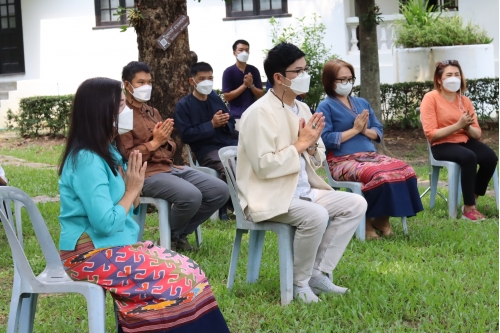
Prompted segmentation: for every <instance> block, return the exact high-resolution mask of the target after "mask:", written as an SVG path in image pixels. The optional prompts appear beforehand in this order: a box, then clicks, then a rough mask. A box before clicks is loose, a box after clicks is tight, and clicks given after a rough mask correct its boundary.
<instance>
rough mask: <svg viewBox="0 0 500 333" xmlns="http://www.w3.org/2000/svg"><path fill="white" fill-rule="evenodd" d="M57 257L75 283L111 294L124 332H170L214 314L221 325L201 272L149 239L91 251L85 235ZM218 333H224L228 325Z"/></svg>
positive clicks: (192, 262) (192, 264) (183, 257)
mask: <svg viewBox="0 0 500 333" xmlns="http://www.w3.org/2000/svg"><path fill="white" fill-rule="evenodd" d="M60 255H61V259H62V263H63V265H64V268H65V269H66V273H67V274H68V275H69V276H70V277H71V278H72V279H73V280H76V281H87V282H92V283H95V284H98V285H100V286H102V287H103V288H105V289H106V290H108V291H109V292H110V293H111V294H112V296H113V298H114V299H115V303H116V305H117V308H118V319H119V322H120V325H121V326H122V329H123V331H124V332H127V333H132V332H170V330H171V329H175V328H177V327H179V326H181V325H185V324H187V323H191V322H193V321H196V320H197V319H199V318H200V317H202V316H204V315H205V314H207V313H209V312H211V311H213V310H216V311H217V312H218V315H219V316H218V318H217V320H216V321H217V322H220V319H222V323H224V325H223V326H225V322H224V320H223V318H222V315H221V314H220V311H219V309H218V306H217V302H216V301H215V297H214V295H213V293H212V290H211V288H210V285H209V283H208V280H207V278H206V276H205V273H204V272H203V271H202V270H201V268H200V267H199V266H198V264H197V263H196V262H194V261H193V260H192V259H190V258H188V257H186V256H183V255H181V254H179V253H176V252H173V251H170V250H167V249H164V248H161V247H158V246H155V245H154V244H153V243H152V242H150V241H146V242H138V243H137V244H133V245H128V246H118V247H111V248H102V249H95V248H94V246H93V244H92V242H91V240H90V238H88V236H83V237H82V238H81V239H80V241H79V243H78V245H77V247H76V249H75V250H74V251H61V253H60ZM219 317H220V318H219ZM174 331H175V332H178V331H179V330H174ZM188 331H189V330H188ZM213 331H214V332H217V331H218V330H217V329H216V330H213ZM220 331H221V332H228V329H227V326H225V328H224V327H222V328H220Z"/></svg>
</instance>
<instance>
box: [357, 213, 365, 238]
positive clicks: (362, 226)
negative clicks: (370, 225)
mask: <svg viewBox="0 0 500 333" xmlns="http://www.w3.org/2000/svg"><path fill="white" fill-rule="evenodd" d="M356 238H357V239H359V240H360V241H362V242H364V241H365V239H366V215H365V216H364V217H363V220H361V223H360V224H359V225H358V229H356Z"/></svg>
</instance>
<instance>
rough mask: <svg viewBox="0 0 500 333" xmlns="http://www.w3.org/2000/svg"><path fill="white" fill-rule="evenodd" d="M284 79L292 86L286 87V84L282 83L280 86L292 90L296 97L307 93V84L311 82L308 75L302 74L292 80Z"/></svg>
mask: <svg viewBox="0 0 500 333" xmlns="http://www.w3.org/2000/svg"><path fill="white" fill-rule="evenodd" d="M280 75H281V74H280ZM281 76H283V75H281ZM283 77H284V76H283ZM284 78H285V79H287V80H289V81H290V82H292V84H291V85H289V86H287V85H286V84H284V83H282V85H284V86H285V87H288V88H290V89H292V90H293V92H294V93H296V94H297V95H302V94H305V93H307V92H308V91H309V83H310V82H311V76H310V75H309V74H308V73H306V72H304V73H303V74H301V75H299V76H297V77H296V78H295V79H293V80H290V79H289V78H286V77H284Z"/></svg>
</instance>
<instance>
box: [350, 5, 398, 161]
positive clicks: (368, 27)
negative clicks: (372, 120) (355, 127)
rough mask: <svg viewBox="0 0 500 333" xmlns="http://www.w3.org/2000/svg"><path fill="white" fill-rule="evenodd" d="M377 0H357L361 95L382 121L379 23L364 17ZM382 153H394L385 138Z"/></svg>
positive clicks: (381, 147) (378, 147) (380, 151)
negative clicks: (388, 148)
mask: <svg viewBox="0 0 500 333" xmlns="http://www.w3.org/2000/svg"><path fill="white" fill-rule="evenodd" d="M374 6H375V0H356V11H357V13H358V17H359V53H360V67H361V69H360V71H361V87H360V92H359V94H360V96H361V97H363V98H366V100H368V102H369V103H370V105H371V106H372V108H373V111H374V112H375V115H376V116H377V118H378V120H379V121H380V122H382V121H383V120H382V119H383V118H382V112H381V107H380V69H379V60H378V39H377V24H376V23H375V22H372V23H371V24H366V22H364V20H363V19H362V18H363V16H364V15H367V14H368V13H369V12H372V11H373V8H374ZM376 146H377V151H378V152H379V153H380V154H384V155H392V154H391V153H390V152H389V151H388V150H387V148H386V147H385V144H384V140H383V139H382V140H381V141H380V144H377V145H376Z"/></svg>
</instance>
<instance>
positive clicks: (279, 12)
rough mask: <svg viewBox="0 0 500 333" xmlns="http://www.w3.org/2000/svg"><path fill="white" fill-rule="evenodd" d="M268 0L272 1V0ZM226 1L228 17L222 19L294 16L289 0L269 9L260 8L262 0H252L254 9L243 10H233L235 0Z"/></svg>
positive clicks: (283, 0) (282, 0)
mask: <svg viewBox="0 0 500 333" xmlns="http://www.w3.org/2000/svg"><path fill="white" fill-rule="evenodd" d="M240 1H241V0H240ZM267 1H269V2H271V0H267ZM225 2H226V17H225V18H223V19H222V20H223V21H234V20H249V19H262V18H270V17H272V16H274V17H290V16H292V14H289V13H288V0H281V8H280V9H268V10H260V0H252V2H253V10H252V11H241V12H233V0H227V1H225Z"/></svg>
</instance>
